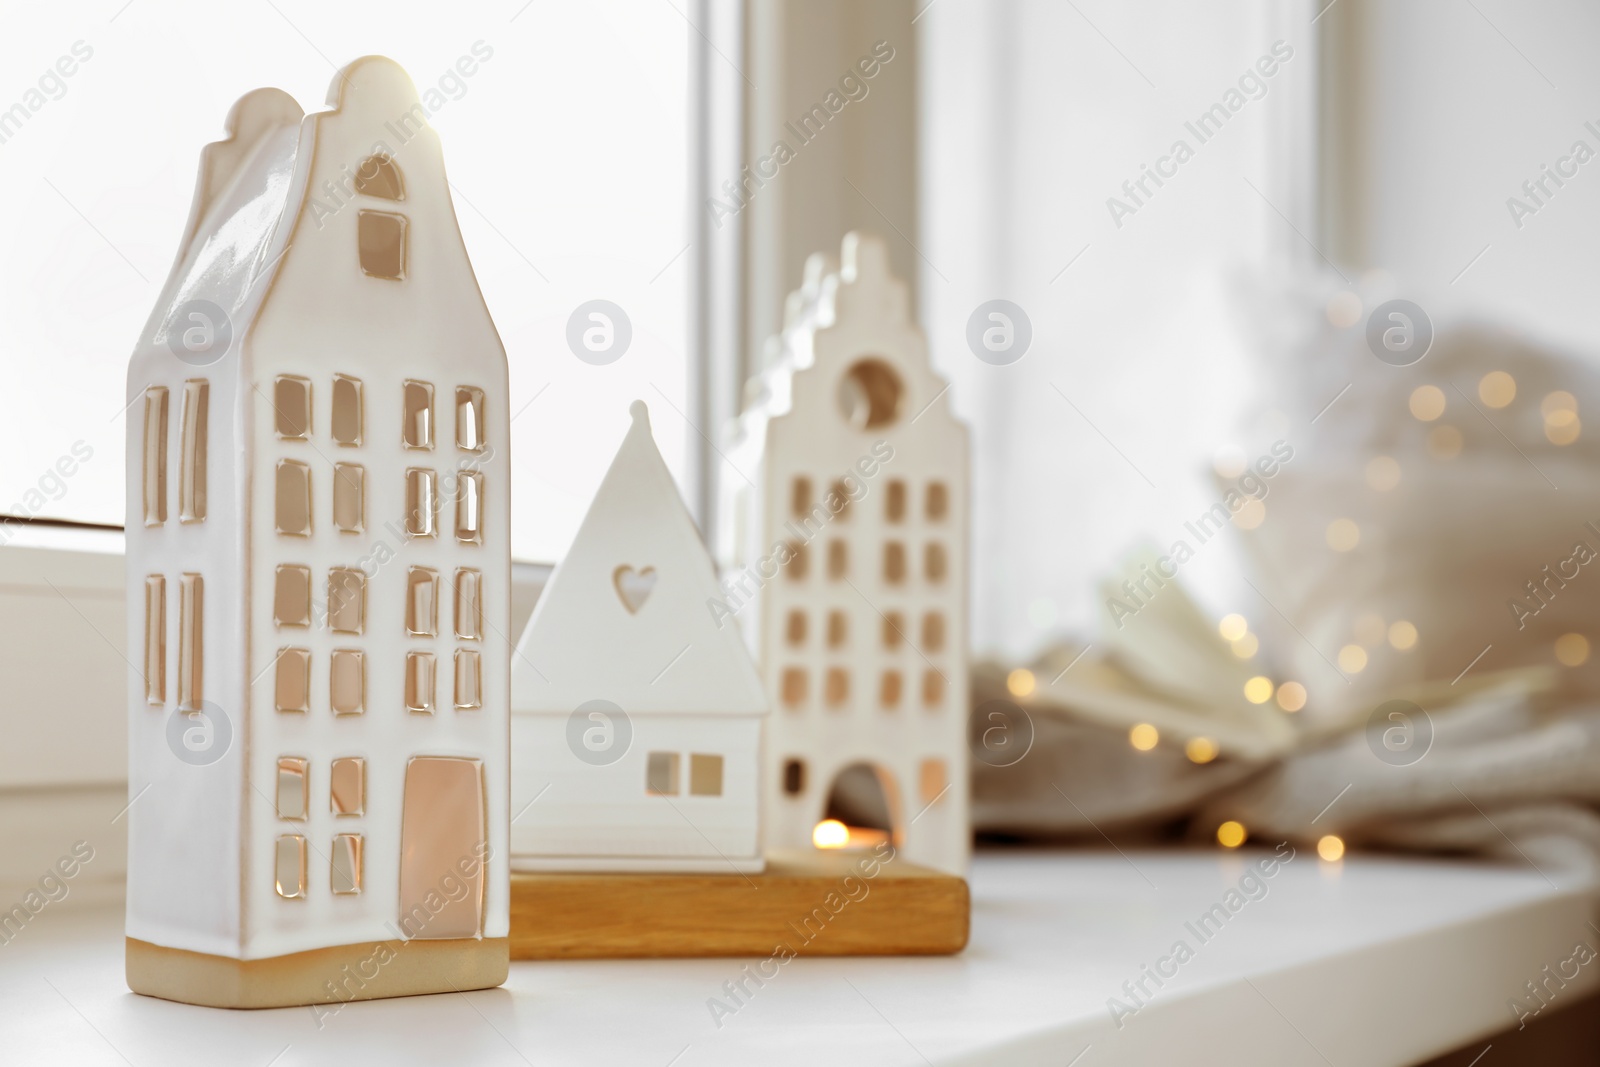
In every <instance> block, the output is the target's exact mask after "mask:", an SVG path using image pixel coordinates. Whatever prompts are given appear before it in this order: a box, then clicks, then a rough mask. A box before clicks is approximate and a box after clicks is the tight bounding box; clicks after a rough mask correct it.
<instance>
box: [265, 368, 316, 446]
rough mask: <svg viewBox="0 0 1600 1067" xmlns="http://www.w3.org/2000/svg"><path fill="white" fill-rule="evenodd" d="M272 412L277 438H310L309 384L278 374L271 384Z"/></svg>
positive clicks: (290, 376)
mask: <svg viewBox="0 0 1600 1067" xmlns="http://www.w3.org/2000/svg"><path fill="white" fill-rule="evenodd" d="M272 410H273V414H274V418H275V424H276V426H277V428H278V436H279V437H284V438H294V439H300V438H306V437H310V436H311V383H310V382H309V381H307V380H306V379H304V378H298V377H295V376H294V375H292V374H280V375H279V376H278V377H277V379H275V380H274V381H273V383H272Z"/></svg>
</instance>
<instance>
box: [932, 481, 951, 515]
mask: <svg viewBox="0 0 1600 1067" xmlns="http://www.w3.org/2000/svg"><path fill="white" fill-rule="evenodd" d="M948 514H950V491H949V490H948V489H946V488H945V485H944V483H943V482H929V483H928V507H927V515H928V521H929V522H938V521H940V520H941V519H943V518H944V517H945V516H946V515H948Z"/></svg>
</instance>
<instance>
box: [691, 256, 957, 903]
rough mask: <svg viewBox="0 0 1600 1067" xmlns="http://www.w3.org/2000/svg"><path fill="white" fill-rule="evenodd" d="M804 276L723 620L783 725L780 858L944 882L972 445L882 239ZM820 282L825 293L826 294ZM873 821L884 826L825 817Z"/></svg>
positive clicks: (761, 437) (749, 461) (732, 542)
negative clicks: (869, 847) (826, 852)
mask: <svg viewBox="0 0 1600 1067" xmlns="http://www.w3.org/2000/svg"><path fill="white" fill-rule="evenodd" d="M840 262H841V267H840V270H839V271H838V272H837V273H825V270H826V264H825V261H823V260H820V259H818V258H816V257H813V259H812V261H811V262H809V263H808V264H807V278H806V284H805V286H804V287H802V289H801V290H800V291H799V292H798V293H796V294H795V295H793V296H791V298H790V301H789V304H788V308H787V311H788V315H787V322H786V323H785V329H784V332H783V334H782V335H781V340H780V341H779V343H778V344H777V345H775V346H773V353H772V354H773V360H772V363H771V365H770V366H769V367H768V368H767V369H766V370H765V371H764V372H763V373H762V374H761V375H760V376H759V377H758V378H756V379H753V380H752V385H751V388H750V389H749V391H748V394H749V396H750V398H751V399H750V403H749V406H747V408H746V410H745V412H744V413H743V415H742V416H741V418H740V421H739V424H738V426H737V428H736V432H735V439H734V441H733V443H732V447H731V448H730V450H729V459H730V461H731V463H732V464H733V466H735V467H736V468H738V469H739V470H741V471H744V472H746V473H747V474H748V475H749V476H750V477H751V478H752V479H753V481H754V484H753V485H752V484H748V483H746V482H745V481H744V480H743V479H742V478H737V477H730V478H728V479H726V480H725V482H724V485H725V487H726V489H725V492H724V496H723V504H724V506H723V508H722V515H723V516H724V525H723V526H722V528H721V531H720V532H721V537H720V539H719V540H720V541H721V543H722V544H723V545H724V546H725V549H724V554H723V564H724V574H723V582H722V585H723V590H724V598H725V603H726V606H727V610H728V611H729V612H730V613H731V614H732V615H734V616H737V617H738V619H739V620H740V621H741V622H742V623H743V624H744V625H745V626H746V628H747V631H748V632H749V634H750V636H751V638H752V640H753V641H754V643H755V644H756V647H757V648H758V649H759V659H760V662H761V670H762V676H763V679H764V682H765V685H766V688H767V693H768V696H769V698H770V699H771V701H772V707H773V714H772V719H771V722H770V724H769V727H768V741H767V747H766V775H765V783H766V784H765V789H766V807H765V816H764V820H765V826H766V834H767V837H766V840H767V844H768V846H769V847H773V848H777V847H790V848H794V847H809V846H812V845H813V844H815V845H817V846H818V847H848V846H851V845H861V844H866V843H869V842H870V841H871V840H872V839H873V837H874V831H876V832H877V833H878V834H882V835H886V836H887V837H889V838H890V839H891V840H892V841H893V842H894V843H895V844H896V846H897V847H899V848H900V849H901V850H902V851H903V853H904V854H905V855H906V857H907V858H909V859H911V860H913V861H915V862H917V863H922V864H925V865H927V866H930V867H935V868H937V869H940V870H945V871H949V872H952V873H957V874H959V873H962V872H964V871H965V869H966V865H967V860H968V857H969V855H970V851H971V827H970V821H969V816H968V784H967V782H968V773H967V758H968V749H967V702H968V684H967V661H966V651H967V642H966V635H967V536H968V533H967V531H968V528H969V526H968V441H967V429H966V427H965V425H963V424H962V423H961V422H959V421H957V420H956V418H955V417H954V415H953V414H952V412H951V408H950V396H949V385H948V383H946V382H945V381H943V380H942V379H941V378H939V376H938V375H937V374H935V373H934V371H933V369H932V366H931V364H930V362H929V359H928V351H927V342H926V340H925V339H924V338H923V335H922V332H921V331H920V330H919V329H918V328H917V326H916V325H915V324H914V323H913V322H911V321H910V319H909V317H908V311H907V297H906V289H905V286H904V284H903V283H901V282H899V281H898V280H896V279H895V278H893V277H891V276H890V274H889V269H888V258H887V253H886V251H885V249H884V247H883V244H882V242H881V241H879V240H878V239H877V238H874V237H868V236H863V235H860V234H854V233H852V234H850V235H848V236H847V237H846V238H845V240H844V244H843V254H842V257H841V261H840ZM819 275H820V277H819ZM842 811H853V812H867V813H872V814H875V815H877V819H876V823H877V825H875V826H874V825H866V826H862V825H852V824H850V823H845V825H840V824H841V823H844V822H845V820H844V819H843V818H842V817H835V818H830V813H835V814H837V813H840V812H842Z"/></svg>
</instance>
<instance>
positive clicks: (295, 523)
mask: <svg viewBox="0 0 1600 1067" xmlns="http://www.w3.org/2000/svg"><path fill="white" fill-rule="evenodd" d="M273 514H274V516H275V518H276V521H277V526H278V532H279V533H281V534H292V535H293V536H295V537H309V536H311V468H310V467H308V466H306V465H305V464H304V463H301V462H300V461H299V460H297V459H280V460H278V481H277V495H276V497H275V503H274V506H273Z"/></svg>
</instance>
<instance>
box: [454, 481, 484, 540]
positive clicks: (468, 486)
mask: <svg viewBox="0 0 1600 1067" xmlns="http://www.w3.org/2000/svg"><path fill="white" fill-rule="evenodd" d="M457 487H458V488H457V495H456V540H457V541H460V542H461V543H462V544H468V545H481V544H483V474H482V472H480V471H462V472H461V476H460V481H459V482H457Z"/></svg>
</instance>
